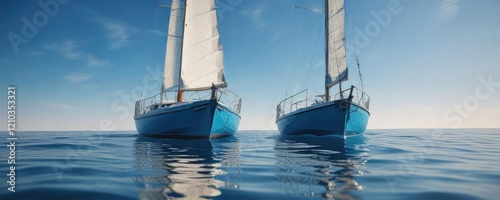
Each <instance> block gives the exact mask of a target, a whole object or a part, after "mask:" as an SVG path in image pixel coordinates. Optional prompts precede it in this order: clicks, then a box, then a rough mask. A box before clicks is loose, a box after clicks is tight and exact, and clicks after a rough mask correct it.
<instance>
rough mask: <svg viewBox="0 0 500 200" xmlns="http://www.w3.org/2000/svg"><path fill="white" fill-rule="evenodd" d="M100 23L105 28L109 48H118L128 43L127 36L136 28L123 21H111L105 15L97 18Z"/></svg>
mask: <svg viewBox="0 0 500 200" xmlns="http://www.w3.org/2000/svg"><path fill="white" fill-rule="evenodd" d="M98 19H99V21H100V23H101V25H102V26H103V27H104V28H105V29H106V37H107V38H108V48H109V49H111V50H112V49H119V48H122V47H125V46H127V45H128V44H129V42H130V40H129V37H130V35H131V34H133V33H135V32H136V31H137V30H136V29H135V28H133V27H131V26H129V25H127V24H125V23H123V22H118V21H113V20H110V19H107V18H105V17H102V16H101V17H99V18H98Z"/></svg>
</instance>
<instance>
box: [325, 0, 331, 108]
mask: <svg viewBox="0 0 500 200" xmlns="http://www.w3.org/2000/svg"><path fill="white" fill-rule="evenodd" d="M329 12H330V11H329V6H328V0H325V101H326V102H328V101H330V87H328V84H326V81H327V77H328V42H329V41H328V40H329V38H328V31H329V30H328V16H329Z"/></svg>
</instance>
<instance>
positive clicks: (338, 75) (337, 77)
mask: <svg viewBox="0 0 500 200" xmlns="http://www.w3.org/2000/svg"><path fill="white" fill-rule="evenodd" d="M325 1H326V4H327V8H328V12H327V13H326V15H327V19H326V20H327V22H326V23H327V25H328V27H327V28H328V29H327V30H328V35H327V37H328V47H327V48H328V51H327V52H328V53H327V57H328V58H327V65H328V66H327V75H326V83H325V84H326V86H328V87H331V86H333V85H336V84H338V83H340V82H342V81H346V80H347V59H346V49H345V34H344V22H345V21H344V16H345V7H344V0H325Z"/></svg>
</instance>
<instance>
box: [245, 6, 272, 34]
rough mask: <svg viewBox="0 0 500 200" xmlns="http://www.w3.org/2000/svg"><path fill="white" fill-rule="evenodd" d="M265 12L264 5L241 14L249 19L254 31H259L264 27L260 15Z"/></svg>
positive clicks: (264, 24) (253, 7)
mask: <svg viewBox="0 0 500 200" xmlns="http://www.w3.org/2000/svg"><path fill="white" fill-rule="evenodd" d="M265 10H266V8H265V7H264V4H256V5H254V6H252V7H250V8H248V9H247V10H244V11H243V12H241V14H242V15H244V16H248V17H249V18H250V22H251V23H252V25H253V27H254V28H255V29H260V28H264V27H265V26H266V23H265V22H264V20H262V14H263V13H264V11H265Z"/></svg>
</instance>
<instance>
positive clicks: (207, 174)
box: [134, 137, 240, 199]
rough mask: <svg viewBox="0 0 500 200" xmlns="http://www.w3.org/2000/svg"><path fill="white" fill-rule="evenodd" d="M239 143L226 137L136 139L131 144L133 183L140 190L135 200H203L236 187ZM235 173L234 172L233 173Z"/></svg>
mask: <svg viewBox="0 0 500 200" xmlns="http://www.w3.org/2000/svg"><path fill="white" fill-rule="evenodd" d="M239 147H240V145H239V141H238V139H237V138H235V137H228V138H223V139H218V140H214V141H209V140H175V139H161V138H148V137H138V138H137V139H136V141H135V143H134V156H135V162H136V164H135V166H134V168H136V169H137V170H138V171H139V173H138V175H137V176H136V177H134V182H135V183H136V184H138V185H140V186H141V187H144V189H143V190H142V191H141V192H139V199H204V198H214V197H217V196H219V195H221V191H220V190H219V189H218V188H221V187H226V188H237V187H238V184H237V182H236V183H235V181H238V178H235V177H234V176H235V175H238V174H239V173H238V171H237V170H238V169H239V152H240V148H239ZM234 170H236V172H234Z"/></svg>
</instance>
